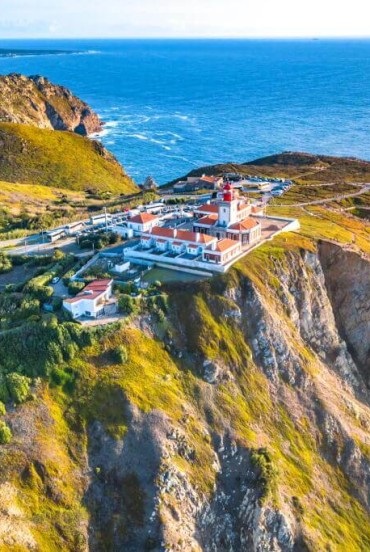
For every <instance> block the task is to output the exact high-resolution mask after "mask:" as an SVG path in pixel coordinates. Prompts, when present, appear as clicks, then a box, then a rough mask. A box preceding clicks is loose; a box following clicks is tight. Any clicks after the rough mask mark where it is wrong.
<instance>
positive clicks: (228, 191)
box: [224, 182, 233, 201]
mask: <svg viewBox="0 0 370 552" xmlns="http://www.w3.org/2000/svg"><path fill="white" fill-rule="evenodd" d="M232 199H233V192H232V188H231V185H230V183H229V182H227V183H226V184H225V186H224V201H232Z"/></svg>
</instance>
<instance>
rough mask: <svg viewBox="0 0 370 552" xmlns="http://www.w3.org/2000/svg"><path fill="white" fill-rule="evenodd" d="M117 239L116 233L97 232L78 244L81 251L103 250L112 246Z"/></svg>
mask: <svg viewBox="0 0 370 552" xmlns="http://www.w3.org/2000/svg"><path fill="white" fill-rule="evenodd" d="M119 239H120V236H119V235H118V234H116V232H98V233H96V234H90V235H89V237H88V238H83V239H81V240H80V242H79V244H80V248H81V249H92V248H94V249H103V248H104V247H107V246H108V245H114V244H115V243H117V242H118V241H119Z"/></svg>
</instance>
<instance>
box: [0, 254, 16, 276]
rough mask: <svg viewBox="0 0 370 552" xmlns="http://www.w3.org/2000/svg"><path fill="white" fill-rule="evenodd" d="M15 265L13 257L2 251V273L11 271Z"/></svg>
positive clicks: (0, 260) (0, 268) (0, 259)
mask: <svg viewBox="0 0 370 552" xmlns="http://www.w3.org/2000/svg"><path fill="white" fill-rule="evenodd" d="M12 267H13V265H12V261H11V259H10V258H9V257H8V255H5V253H0V274H2V273H3V272H9V270H11V269H12Z"/></svg>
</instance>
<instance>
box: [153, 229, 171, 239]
mask: <svg viewBox="0 0 370 552" xmlns="http://www.w3.org/2000/svg"><path fill="white" fill-rule="evenodd" d="M150 233H151V234H152V235H153V236H160V237H161V238H173V237H174V229H173V228H164V227H163V226H154V228H152V230H151V232H150Z"/></svg>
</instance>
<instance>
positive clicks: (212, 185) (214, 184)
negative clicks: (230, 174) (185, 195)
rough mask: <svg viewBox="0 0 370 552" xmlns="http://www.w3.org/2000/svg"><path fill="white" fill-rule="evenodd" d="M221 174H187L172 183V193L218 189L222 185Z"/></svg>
mask: <svg viewBox="0 0 370 552" xmlns="http://www.w3.org/2000/svg"><path fill="white" fill-rule="evenodd" d="M223 182H224V179H223V177H222V176H206V175H205V174H203V175H202V176H188V177H187V179H186V180H180V181H179V182H176V184H174V185H173V191H174V193H180V192H197V191H198V190H218V189H219V188H221V186H222V185H223Z"/></svg>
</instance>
